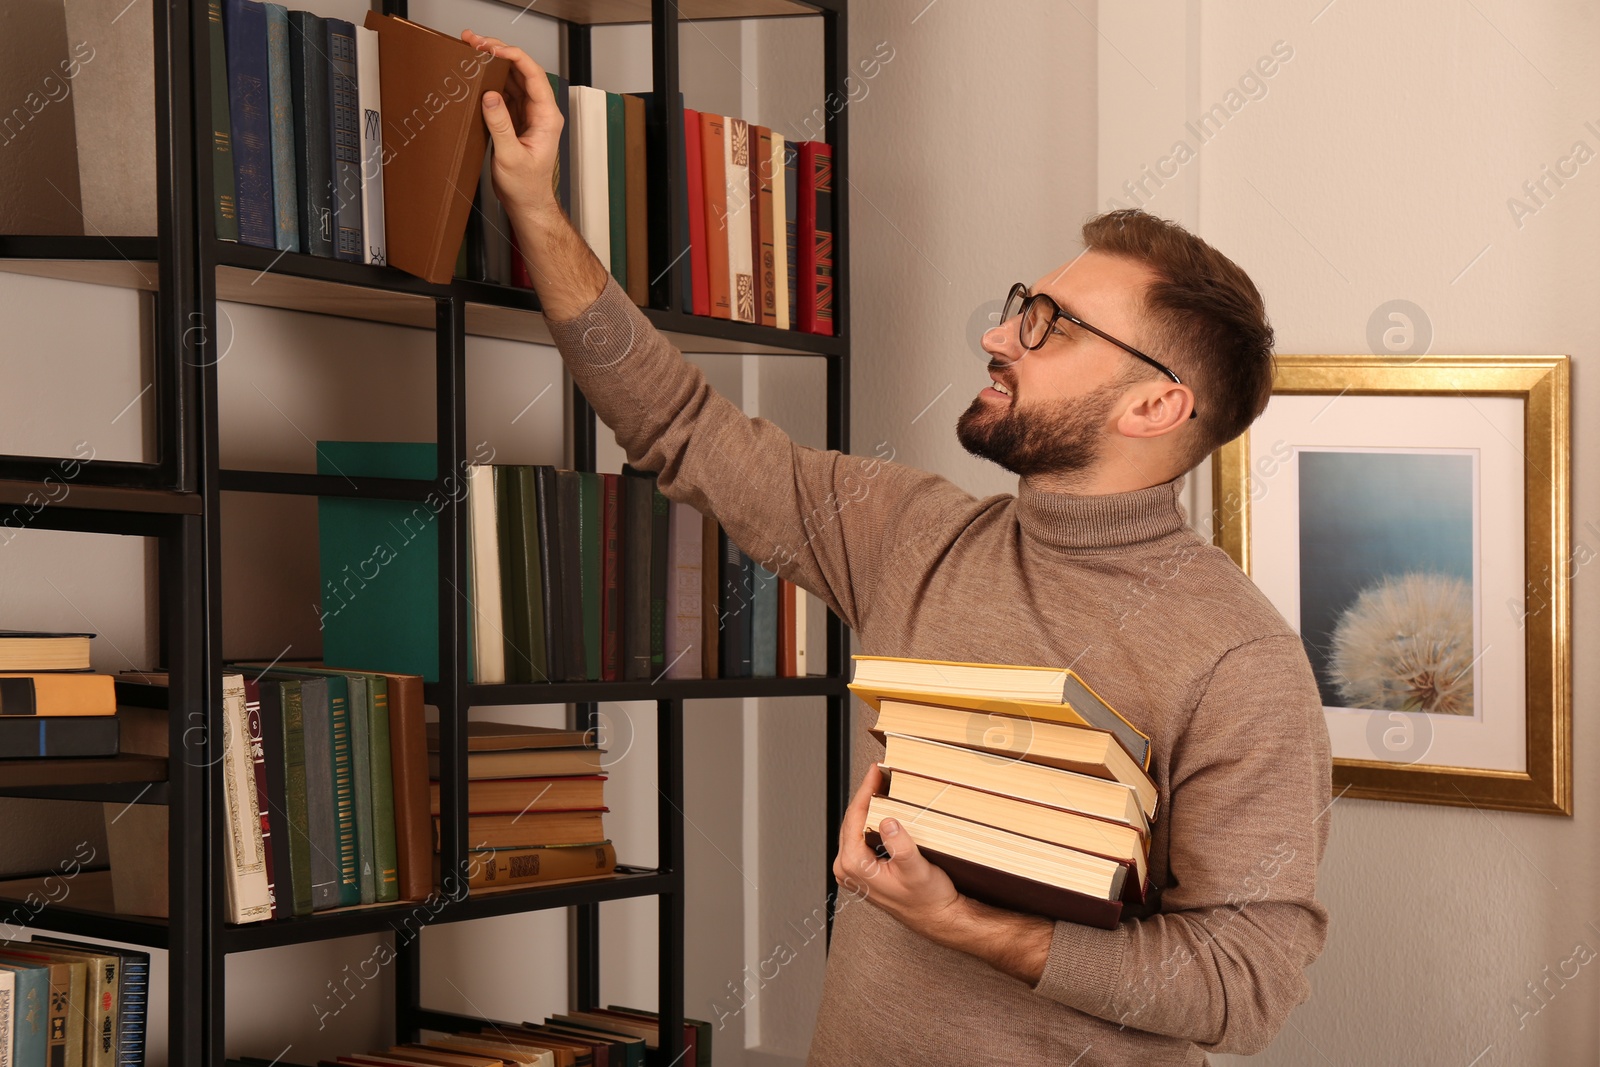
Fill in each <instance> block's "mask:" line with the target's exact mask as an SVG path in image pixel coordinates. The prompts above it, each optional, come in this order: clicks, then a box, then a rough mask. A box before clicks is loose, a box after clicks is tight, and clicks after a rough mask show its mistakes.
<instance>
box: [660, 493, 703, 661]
mask: <svg viewBox="0 0 1600 1067" xmlns="http://www.w3.org/2000/svg"><path fill="white" fill-rule="evenodd" d="M667 510H668V516H667V518H668V527H667V557H668V564H667V565H668V567H669V569H670V573H669V574H668V576H667V606H666V610H667V635H666V664H667V665H666V671H667V677H668V678H699V677H701V671H700V627H701V604H702V602H701V599H700V529H701V522H700V519H701V515H700V513H699V512H698V511H696V510H695V509H694V507H693V505H690V504H686V503H684V502H682V501H679V500H674V501H671V502H670V503H669V505H668V509H667Z"/></svg>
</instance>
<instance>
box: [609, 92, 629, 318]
mask: <svg viewBox="0 0 1600 1067" xmlns="http://www.w3.org/2000/svg"><path fill="white" fill-rule="evenodd" d="M626 130H627V122H626V119H625V117H624V108H623V104H622V94H620V93H607V94H606V188H607V191H608V193H609V199H610V203H611V276H612V277H613V278H615V279H617V284H618V285H620V286H622V287H623V288H627V285H628V138H627V133H626Z"/></svg>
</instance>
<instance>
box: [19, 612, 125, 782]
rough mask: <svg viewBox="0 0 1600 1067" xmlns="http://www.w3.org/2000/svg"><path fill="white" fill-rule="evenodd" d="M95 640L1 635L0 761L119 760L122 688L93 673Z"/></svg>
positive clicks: (56, 635)
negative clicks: (91, 656) (91, 647)
mask: <svg viewBox="0 0 1600 1067" xmlns="http://www.w3.org/2000/svg"><path fill="white" fill-rule="evenodd" d="M93 636H94V635H93V634H86V633H49V632H43V631H36V630H0V759H39V758H50V757H76V756H115V755H116V754H117V751H118V723H117V694H116V685H115V683H114V681H113V679H112V677H111V675H109V674H95V673H92V672H91V671H90V669H89V640H90V638H92V637H93Z"/></svg>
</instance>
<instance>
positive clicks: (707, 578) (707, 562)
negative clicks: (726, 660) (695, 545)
mask: <svg viewBox="0 0 1600 1067" xmlns="http://www.w3.org/2000/svg"><path fill="white" fill-rule="evenodd" d="M719 545H720V541H719V539H718V526H717V520H716V518H715V517H714V516H711V515H702V516H701V517H700V676H701V677H702V678H717V677H720V676H721V669H720V668H721V664H720V663H719V662H718V657H719V651H718V644H719V642H718V637H719V635H720V634H721V632H722V619H721V618H720V612H719V611H718V597H717V588H718V586H720V585H721V574H722V563H721V554H720V553H719V551H718V548H719Z"/></svg>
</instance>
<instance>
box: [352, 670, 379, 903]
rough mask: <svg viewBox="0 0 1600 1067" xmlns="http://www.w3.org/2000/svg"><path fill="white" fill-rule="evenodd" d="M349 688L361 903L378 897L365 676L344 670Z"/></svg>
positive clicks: (370, 721)
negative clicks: (374, 857) (374, 861)
mask: <svg viewBox="0 0 1600 1067" xmlns="http://www.w3.org/2000/svg"><path fill="white" fill-rule="evenodd" d="M345 683H346V684H347V685H348V686H349V689H350V773H351V778H352V779H353V782H354V785H355V793H354V796H353V799H354V801H355V809H356V887H357V890H358V891H359V892H360V894H361V903H363V904H371V903H373V902H374V901H376V900H377V899H378V872H377V868H376V867H374V866H373V862H372V713H371V710H370V708H371V706H370V704H369V703H368V700H369V698H368V695H367V685H368V682H367V676H366V675H364V674H347V675H345Z"/></svg>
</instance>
